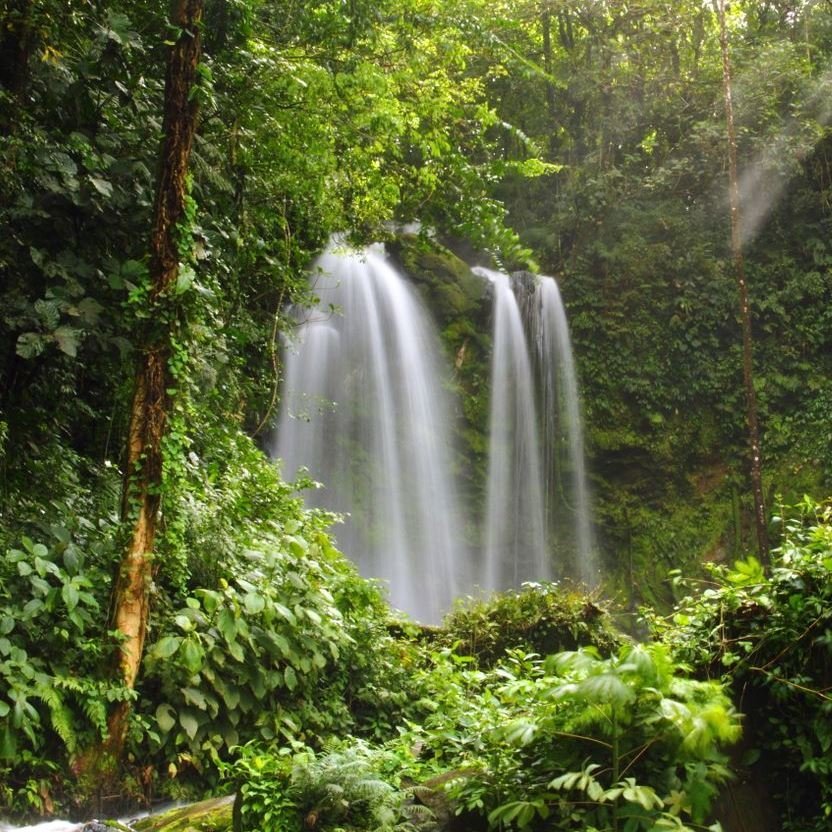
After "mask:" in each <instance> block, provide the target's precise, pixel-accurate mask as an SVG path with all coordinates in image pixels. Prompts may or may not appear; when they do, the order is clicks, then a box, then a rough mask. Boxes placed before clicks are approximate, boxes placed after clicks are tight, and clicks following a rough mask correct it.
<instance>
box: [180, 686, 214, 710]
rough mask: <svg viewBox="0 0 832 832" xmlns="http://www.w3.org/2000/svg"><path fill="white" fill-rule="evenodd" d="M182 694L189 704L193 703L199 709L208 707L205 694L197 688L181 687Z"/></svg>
mask: <svg viewBox="0 0 832 832" xmlns="http://www.w3.org/2000/svg"><path fill="white" fill-rule="evenodd" d="M182 696H184V697H185V701H186V702H187V703H188V704H189V705H195V706H196V707H197V708H199V710H200V711H204V710H205V709H206V708H207V707H208V703H207V701H206V699H205V695H204V694H203V693H202V691H200V690H199V689H198V688H182Z"/></svg>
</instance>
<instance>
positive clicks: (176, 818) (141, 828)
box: [133, 795, 234, 832]
mask: <svg viewBox="0 0 832 832" xmlns="http://www.w3.org/2000/svg"><path fill="white" fill-rule="evenodd" d="M233 806H234V795H230V796H228V797H215V798H212V799H210V800H203V801H202V802H201V803H192V804H190V805H188V806H179V807H177V808H176V809H171V810H170V811H168V812H162V813H161V814H159V815H152V816H150V817H147V818H142V819H141V820H138V821H136V822H135V823H134V824H133V828H134V829H135V830H136V832H231V829H232V825H233V821H232V810H233Z"/></svg>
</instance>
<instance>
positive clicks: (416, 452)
mask: <svg viewBox="0 0 832 832" xmlns="http://www.w3.org/2000/svg"><path fill="white" fill-rule="evenodd" d="M316 273H317V284H316V287H315V289H316V293H317V294H318V295H319V297H320V303H319V305H318V307H317V308H316V309H314V310H312V311H311V312H307V313H306V315H307V320H306V321H305V322H304V323H302V325H300V326H299V328H298V337H297V338H296V340H295V343H294V344H293V345H292V347H291V348H290V349H289V350H288V351H287V354H286V357H285V370H286V375H285V391H284V395H283V401H282V408H281V412H280V415H279V423H278V429H277V434H276V436H277V439H276V443H275V446H274V447H273V452H274V455H276V456H277V457H279V458H280V459H282V460H283V471H284V475H285V476H287V477H288V478H292V477H294V476H295V475H296V474H297V472H298V470H299V469H300V468H301V467H306V468H308V470H309V474H310V476H311V477H313V478H314V479H316V480H319V481H320V482H321V483H323V484H324V488H322V489H321V490H320V491H316V492H314V493H313V494H312V495H311V496H310V498H309V501H310V502H312V503H314V504H315V505H318V506H321V507H324V508H327V509H330V510H333V511H337V512H341V513H344V514H346V515H348V517H347V518H346V520H345V523H344V525H343V526H342V527H337V528H336V537H337V539H338V542H339V544H340V546H341V548H342V549H343V550H344V551H345V552H346V553H347V554H349V555H350V556H351V557H352V558H353V560H355V561H356V562H357V564H358V566H359V568H360V570H361V572H362V573H363V574H365V575H366V576H368V577H376V578H382V579H384V580H386V581H387V582H388V583H389V590H390V600H391V603H392V604H393V605H394V606H396V607H398V608H399V609H403V610H405V611H406V612H408V613H410V614H411V615H412V616H414V617H415V618H417V619H419V620H421V621H425V622H435V621H438V620H439V618H440V617H441V615H442V614H443V613H444V612H446V611H447V609H448V608H449V607H450V605H451V602H452V600H453V599H454V598H455V597H456V595H457V594H458V593H459V592H460V591H461V590H462V589H463V588H468V587H469V586H470V581H471V571H470V568H469V557H470V555H469V554H468V553H467V552H466V551H465V549H464V547H463V546H462V544H461V542H460V540H459V539H458V535H459V530H460V529H462V527H463V523H462V518H461V517H460V516H459V512H458V510H457V498H456V494H455V489H454V486H453V483H452V480H451V473H450V472H451V464H450V441H449V433H450V424H451V422H450V410H449V408H448V406H447V403H446V396H445V394H444V391H443V390H442V387H441V379H442V378H443V377H446V375H447V374H446V372H445V368H444V367H442V366H441V362H440V359H439V352H438V338H437V336H436V334H435V332H434V330H433V328H432V325H431V323H430V321H429V319H428V317H427V315H426V313H425V311H424V310H423V309H422V307H421V305H420V304H419V303H418V301H417V299H416V297H415V295H414V293H413V291H412V290H411V289H410V287H409V286H408V285H407V284H406V283H405V282H404V280H403V278H402V277H401V275H400V274H399V273H398V272H397V271H396V270H395V269H394V268H393V267H392V266H391V265H390V264H389V263H388V262H387V261H386V259H385V256H384V253H383V250H382V249H380V248H378V247H373V248H371V249H368V250H365V251H363V252H354V251H347V250H344V249H343V248H337V247H332V248H331V249H330V250H329V251H328V252H327V253H325V254H324V255H323V256H322V257H321V258H320V260H319V261H318V264H317V269H316Z"/></svg>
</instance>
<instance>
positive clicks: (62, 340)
mask: <svg viewBox="0 0 832 832" xmlns="http://www.w3.org/2000/svg"><path fill="white" fill-rule="evenodd" d="M79 335H80V333H79V331H78V330H77V329H72V327H68V326H59V327H58V328H57V329H56V330H55V331H54V332H53V333H52V337H53V338H54V339H55V342H56V343H57V345H58V349H59V350H60V351H61V352H62V353H64V354H66V355H68V356H70V358H75V356H76V355H78V336H79Z"/></svg>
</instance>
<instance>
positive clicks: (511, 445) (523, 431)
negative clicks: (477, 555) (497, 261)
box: [475, 269, 550, 590]
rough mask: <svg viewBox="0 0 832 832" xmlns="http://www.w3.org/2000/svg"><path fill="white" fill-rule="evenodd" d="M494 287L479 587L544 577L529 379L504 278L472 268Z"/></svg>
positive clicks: (544, 546) (539, 482)
mask: <svg viewBox="0 0 832 832" xmlns="http://www.w3.org/2000/svg"><path fill="white" fill-rule="evenodd" d="M475 271H476V272H477V273H478V274H480V275H482V276H484V277H486V278H487V279H488V280H490V281H491V282H492V283H493V285H494V339H493V353H492V359H491V416H490V428H489V433H490V436H489V462H488V483H487V487H486V512H485V520H484V547H483V566H482V570H481V573H480V581H479V583H480V586H481V587H482V588H483V589H487V590H495V589H498V590H499V589H507V588H508V587H516V586H519V585H520V584H521V583H522V582H523V581H532V580H545V579H547V578H548V577H549V576H550V568H549V563H550V558H549V553H548V550H547V541H546V524H545V515H544V502H543V480H542V470H541V455H540V437H539V434H538V427H537V424H538V422H537V415H536V406H535V390H534V379H533V375H532V365H531V361H530V358H529V351H528V347H527V345H526V335H525V332H524V328H523V322H522V319H521V316H520V310H519V307H518V305H517V300H516V298H515V295H514V292H513V291H512V288H511V284H510V279H509V277H508V275H505V274H502V273H500V272H495V271H491V270H490V269H476V270H475Z"/></svg>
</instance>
